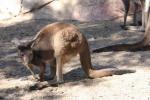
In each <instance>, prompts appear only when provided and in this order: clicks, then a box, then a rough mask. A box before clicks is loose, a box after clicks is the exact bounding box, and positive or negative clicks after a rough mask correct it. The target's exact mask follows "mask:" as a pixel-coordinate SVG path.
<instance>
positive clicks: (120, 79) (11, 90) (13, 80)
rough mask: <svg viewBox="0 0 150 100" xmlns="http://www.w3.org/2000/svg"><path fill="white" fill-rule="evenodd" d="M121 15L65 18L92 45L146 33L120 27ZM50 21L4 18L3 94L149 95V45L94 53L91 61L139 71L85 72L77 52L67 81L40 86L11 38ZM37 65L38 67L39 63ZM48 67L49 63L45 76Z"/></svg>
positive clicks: (31, 98)
mask: <svg viewBox="0 0 150 100" xmlns="http://www.w3.org/2000/svg"><path fill="white" fill-rule="evenodd" d="M121 21H122V20H113V21H97V22H90V23H89V22H78V21H66V22H69V23H73V24H75V25H77V26H78V27H79V28H80V29H81V31H82V32H83V34H85V36H86V37H87V39H88V41H89V45H90V50H93V49H95V48H97V47H104V46H107V45H111V44H116V43H132V42H135V41H138V40H139V39H140V38H141V37H142V34H143V33H141V32H138V31H136V30H135V31H124V30H122V29H121V28H120V25H121V24H122V22H121ZM52 22H54V21H52V20H29V21H23V22H17V23H11V22H9V21H4V22H1V23H0V100H150V91H149V90H150V68H149V65H150V59H149V55H150V51H138V52H126V51H121V52H101V53H91V58H92V64H93V66H96V67H97V68H101V67H103V68H105V67H106V68H108V67H110V68H112V67H113V68H128V69H134V70H136V72H135V73H130V74H129V73H127V74H124V75H114V76H109V77H103V78H97V79H88V78H87V77H86V75H85V73H84V72H83V70H82V69H81V64H80V62H79V57H78V56H77V57H75V58H74V59H72V60H71V61H70V62H69V63H68V64H66V65H65V67H64V80H65V83H64V84H61V85H59V86H48V87H42V88H36V86H37V85H38V84H39V83H38V82H36V81H34V80H33V79H32V76H31V74H30V73H29V71H28V70H27V69H26V68H25V67H24V66H23V65H22V64H21V63H20V60H19V58H18V57H17V50H16V45H14V43H13V40H15V39H16V38H18V39H20V40H28V39H31V38H32V37H33V36H34V35H35V34H36V32H37V31H38V30H39V29H40V28H41V27H43V26H44V25H46V24H48V23H52ZM34 71H35V72H36V73H38V69H37V68H35V69H34ZM48 72H49V70H48V66H47V72H46V77H48V74H49V73H48ZM45 82H48V80H47V81H45Z"/></svg>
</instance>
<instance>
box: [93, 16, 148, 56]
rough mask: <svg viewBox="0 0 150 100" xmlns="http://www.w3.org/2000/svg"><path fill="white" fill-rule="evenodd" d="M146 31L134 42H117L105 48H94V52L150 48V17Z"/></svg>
mask: <svg viewBox="0 0 150 100" xmlns="http://www.w3.org/2000/svg"><path fill="white" fill-rule="evenodd" d="M147 24H148V25H147V27H146V31H145V34H144V36H143V39H141V40H140V41H138V42H136V43H133V44H116V45H112V46H107V47H104V48H98V49H95V50H93V52H96V53H98V52H103V51H138V50H139V51H141V50H144V49H145V50H146V49H147V50H150V46H149V43H150V19H148V23H147Z"/></svg>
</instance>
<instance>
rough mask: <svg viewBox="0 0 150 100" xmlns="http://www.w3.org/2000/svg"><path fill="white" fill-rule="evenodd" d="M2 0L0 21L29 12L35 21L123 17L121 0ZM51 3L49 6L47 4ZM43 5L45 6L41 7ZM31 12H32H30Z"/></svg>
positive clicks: (92, 19) (93, 19) (91, 19)
mask: <svg viewBox="0 0 150 100" xmlns="http://www.w3.org/2000/svg"><path fill="white" fill-rule="evenodd" d="M50 1H52V0H11V1H10V0H2V1H1V3H0V20H2V19H7V18H13V17H14V16H18V15H20V14H23V13H25V12H29V13H30V14H31V16H32V18H33V19H57V20H79V21H95V20H108V19H112V18H115V17H118V16H121V15H123V13H124V12H123V3H122V1H121V0H94V1H93V0H53V1H52V2H50ZM47 2H49V4H47V5H44V4H46V3H47ZM41 5H43V6H41ZM30 11H31V12H30Z"/></svg>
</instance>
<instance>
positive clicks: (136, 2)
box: [121, 0, 141, 30]
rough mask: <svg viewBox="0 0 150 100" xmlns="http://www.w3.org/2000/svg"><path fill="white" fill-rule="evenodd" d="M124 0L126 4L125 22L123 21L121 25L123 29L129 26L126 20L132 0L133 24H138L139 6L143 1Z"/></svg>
mask: <svg viewBox="0 0 150 100" xmlns="http://www.w3.org/2000/svg"><path fill="white" fill-rule="evenodd" d="M122 1H123V4H124V8H125V13H124V23H123V25H121V27H122V28H123V29H125V30H127V29H128V27H127V25H126V21H127V16H128V12H129V8H130V1H132V2H133V3H134V13H133V25H138V24H137V9H138V6H139V5H141V2H139V0H122Z"/></svg>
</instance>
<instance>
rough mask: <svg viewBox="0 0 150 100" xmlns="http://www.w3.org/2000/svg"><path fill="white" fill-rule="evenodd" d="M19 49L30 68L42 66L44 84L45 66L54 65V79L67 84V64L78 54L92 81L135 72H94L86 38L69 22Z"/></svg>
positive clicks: (49, 28)
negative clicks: (64, 69) (47, 64)
mask: <svg viewBox="0 0 150 100" xmlns="http://www.w3.org/2000/svg"><path fill="white" fill-rule="evenodd" d="M18 50H19V52H20V53H19V54H21V58H22V61H23V63H24V64H25V65H26V66H28V68H29V69H30V68H32V66H33V65H36V66H39V67H40V69H41V73H40V81H43V75H44V70H45V64H46V63H49V64H51V65H52V66H53V68H52V69H53V70H52V72H53V73H52V74H53V75H52V76H53V79H54V80H55V81H56V83H61V82H63V72H62V68H63V65H64V64H65V63H67V62H68V61H69V60H70V59H71V58H72V57H74V56H76V55H77V54H79V56H80V62H81V65H82V68H83V70H84V71H85V73H86V75H87V76H88V77H89V78H99V77H104V76H110V75H113V74H124V73H130V72H134V71H133V70H127V69H107V70H106V69H101V70H96V69H94V68H93V66H92V64H91V57H90V51H89V46H88V42H87V40H86V38H85V36H84V35H83V34H82V33H81V32H80V31H79V29H78V28H77V27H76V26H74V25H72V24H68V23H61V22H56V23H52V24H49V25H47V26H45V27H43V28H42V29H41V30H40V31H39V32H38V33H37V35H36V36H35V37H34V38H33V40H32V41H31V42H29V43H25V44H22V45H19V46H18Z"/></svg>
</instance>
